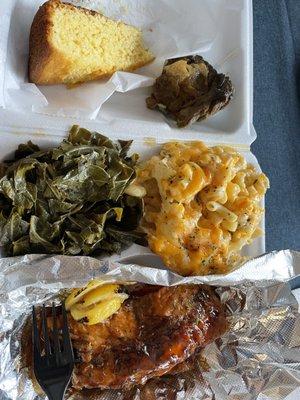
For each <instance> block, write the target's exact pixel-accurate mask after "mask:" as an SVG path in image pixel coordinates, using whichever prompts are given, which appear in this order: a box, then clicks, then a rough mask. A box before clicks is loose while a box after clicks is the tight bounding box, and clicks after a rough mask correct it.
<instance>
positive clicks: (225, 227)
mask: <svg viewBox="0 0 300 400" xmlns="http://www.w3.org/2000/svg"><path fill="white" fill-rule="evenodd" d="M137 183H138V184H141V185H142V186H143V187H144V188H145V190H146V196H145V198H144V199H145V215H144V220H143V223H142V225H143V228H144V229H145V231H146V232H147V235H148V242H149V246H150V248H151V250H152V251H153V252H154V253H156V254H158V255H159V256H160V257H161V258H162V260H163V261H164V263H165V265H166V266H168V267H169V268H170V269H172V270H174V271H176V272H178V273H180V274H182V275H204V274H211V273H224V272H227V271H228V270H229V269H230V268H231V267H233V266H235V265H237V264H238V263H239V262H241V260H242V257H241V255H240V253H239V252H240V250H241V249H242V247H243V246H244V245H246V244H249V243H251V241H252V240H253V238H255V237H256V236H259V235H260V234H261V232H260V229H259V227H258V226H259V222H260V220H261V217H262V214H263V209H262V208H261V206H260V200H261V199H262V197H263V196H264V195H265V193H266V190H267V188H268V187H269V181H268V178H267V177H266V176H265V175H264V174H263V173H259V172H257V171H256V170H255V169H254V167H253V166H252V165H250V164H247V162H246V160H245V159H244V157H243V156H242V155H241V154H239V153H238V152H237V151H236V150H235V149H233V148H230V147H225V146H215V147H207V146H206V145H205V144H204V143H202V142H193V143H191V144H184V143H176V142H174V143H167V144H165V145H164V146H163V147H162V150H161V152H160V154H159V155H158V156H154V157H152V158H151V159H150V160H148V161H147V162H146V163H145V164H144V165H142V166H141V168H140V169H139V171H138V179H137Z"/></svg>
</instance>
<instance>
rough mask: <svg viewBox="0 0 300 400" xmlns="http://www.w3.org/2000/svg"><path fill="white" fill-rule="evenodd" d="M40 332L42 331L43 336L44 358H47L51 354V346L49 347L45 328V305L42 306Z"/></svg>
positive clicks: (46, 328)
mask: <svg viewBox="0 0 300 400" xmlns="http://www.w3.org/2000/svg"><path fill="white" fill-rule="evenodd" d="M42 330H43V336H44V341H45V352H46V357H49V356H50V354H51V346H50V339H49V333H48V327H47V317H46V307H45V304H43V310H42Z"/></svg>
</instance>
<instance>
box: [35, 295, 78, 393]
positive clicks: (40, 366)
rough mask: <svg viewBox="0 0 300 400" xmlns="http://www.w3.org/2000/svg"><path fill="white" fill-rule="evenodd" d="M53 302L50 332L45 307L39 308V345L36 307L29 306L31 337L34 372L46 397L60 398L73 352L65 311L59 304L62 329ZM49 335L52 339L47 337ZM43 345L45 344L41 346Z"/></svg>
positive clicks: (71, 363)
mask: <svg viewBox="0 0 300 400" xmlns="http://www.w3.org/2000/svg"><path fill="white" fill-rule="evenodd" d="M56 311H57V310H56V307H55V304H54V303H52V319H53V323H52V330H51V332H50V334H49V330H48V326H47V316H46V307H45V305H43V308H42V311H41V328H42V332H41V334H42V336H43V344H44V346H42V343H41V340H40V337H41V335H40V330H39V326H38V321H37V316H36V310H35V308H34V307H33V309H32V320H33V324H32V339H33V363H34V374H35V377H36V379H37V381H38V383H39V384H40V386H41V388H42V389H43V390H44V392H45V393H46V395H47V396H48V399H49V400H62V399H63V398H64V395H65V392H66V389H67V386H68V384H69V382H70V379H71V375H72V372H73V369H74V354H73V347H72V343H71V339H70V333H69V328H68V320H67V314H66V310H65V307H64V305H62V328H61V333H60V329H59V328H58V323H57V312H56ZM50 338H51V340H50ZM42 347H44V348H43V349H42Z"/></svg>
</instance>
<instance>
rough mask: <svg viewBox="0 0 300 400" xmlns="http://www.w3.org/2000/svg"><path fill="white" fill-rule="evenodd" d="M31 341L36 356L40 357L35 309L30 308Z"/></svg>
mask: <svg viewBox="0 0 300 400" xmlns="http://www.w3.org/2000/svg"><path fill="white" fill-rule="evenodd" d="M32 341H33V350H34V353H35V355H36V356H39V357H40V356H41V344H40V335H39V329H38V324H37V320H36V312H35V307H34V306H33V307H32Z"/></svg>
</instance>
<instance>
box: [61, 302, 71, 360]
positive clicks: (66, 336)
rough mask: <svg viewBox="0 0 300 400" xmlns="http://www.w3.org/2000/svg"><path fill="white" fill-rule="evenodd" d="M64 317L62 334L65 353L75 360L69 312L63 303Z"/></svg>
mask: <svg viewBox="0 0 300 400" xmlns="http://www.w3.org/2000/svg"><path fill="white" fill-rule="evenodd" d="M62 316H63V326H62V334H63V345H64V350H63V351H64V353H65V354H67V355H68V356H69V357H70V358H71V359H72V360H74V354H73V347H72V342H71V338H70V332H69V327H68V318H67V312H66V309H65V304H64V303H62Z"/></svg>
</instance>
